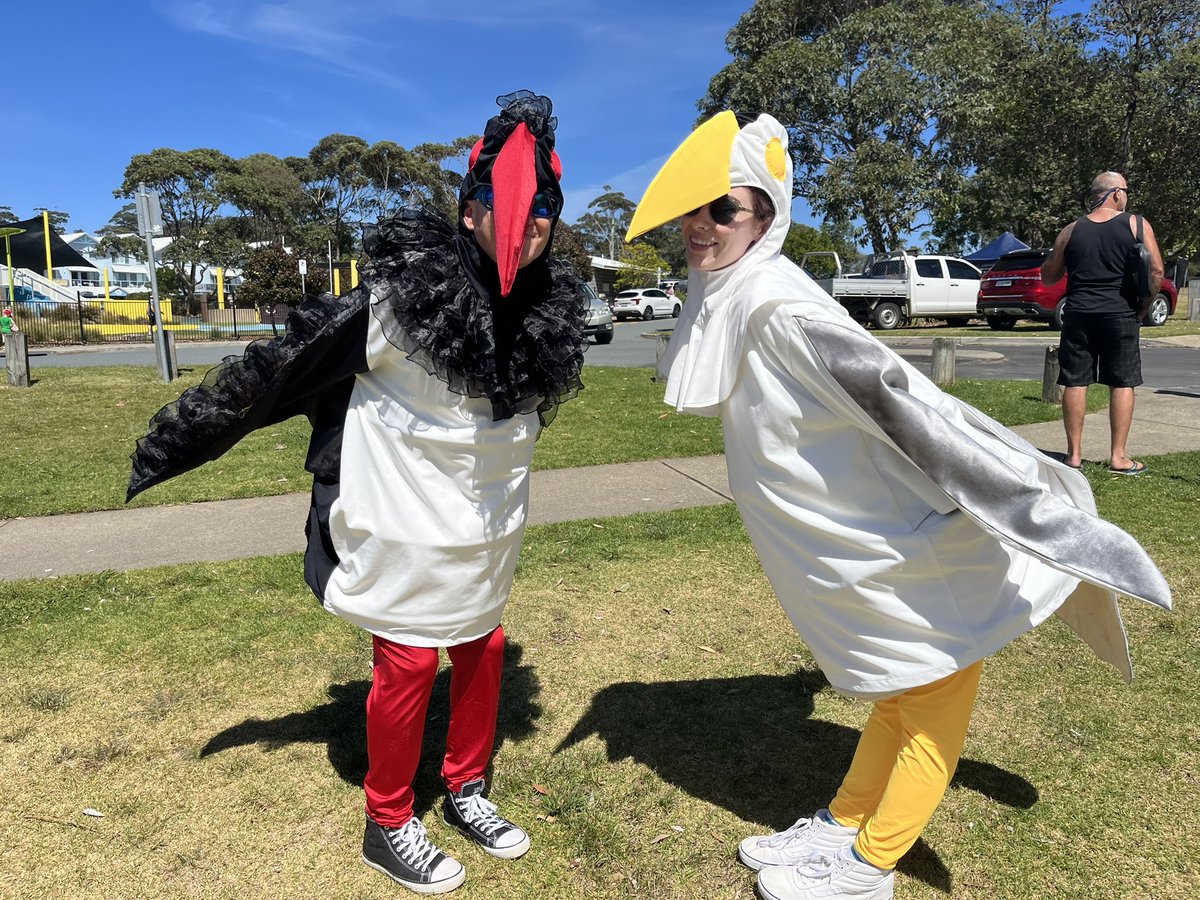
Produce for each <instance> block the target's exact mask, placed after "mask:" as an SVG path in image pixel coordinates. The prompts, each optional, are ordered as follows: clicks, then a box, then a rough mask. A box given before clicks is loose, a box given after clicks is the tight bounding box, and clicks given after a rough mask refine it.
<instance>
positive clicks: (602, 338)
mask: <svg viewBox="0 0 1200 900" xmlns="http://www.w3.org/2000/svg"><path fill="white" fill-rule="evenodd" d="M612 339H613V333H612V332H611V331H606V332H604V334H598V335H596V343H597V344H611V343H612Z"/></svg>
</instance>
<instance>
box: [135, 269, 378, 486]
mask: <svg viewBox="0 0 1200 900" xmlns="http://www.w3.org/2000/svg"><path fill="white" fill-rule="evenodd" d="M368 301H369V292H368V291H367V290H366V289H365V288H357V289H356V290H354V291H352V292H350V293H349V294H346V295H345V296H342V297H333V296H331V295H328V294H327V295H325V296H323V297H320V298H310V300H309V301H308V302H306V303H305V304H304V305H303V306H301V307H300V308H298V309H296V310H294V311H293V312H292V313H291V314H290V315H289V316H288V325H287V333H286V334H284V335H282V336H280V337H278V338H274V339H272V340H263V341H255V342H254V343H252V344H250V345H249V346H247V347H246V352H245V354H244V355H243V356H230V357H227V358H226V359H225V361H224V362H223V363H222V364H221V365H220V366H218V367H216V368H215V369H212V370H211V371H210V372H209V373H208V374H207V375H206V376H205V378H204V381H203V382H202V383H201V384H199V385H197V386H195V387H192V388H188V389H187V390H186V391H184V392H183V394H182V395H181V396H180V397H179V399H178V400H176V401H175V402H174V403H171V404H168V405H167V406H164V407H163V408H162V409H160V410H159V411H158V412H157V413H155V415H154V417H153V418H152V419H151V420H150V427H149V432H148V433H147V434H146V436H145V437H144V438H142V439H141V440H139V441H138V443H137V449H136V450H135V451H134V453H133V457H132V459H133V471H132V473H131V475H130V478H129V491H128V494H127V496H126V501H127V502H128V501H129V500H132V499H133V498H134V497H136V496H137V495H138V494H140V493H141V492H142V491H144V490H146V489H147V488H149V487H153V486H154V485H156V484H158V483H160V482H162V481H166V480H167V479H169V478H173V477H175V476H176V475H181V474H183V473H184V472H188V471H190V470H192V469H194V468H196V467H197V466H199V465H201V464H203V463H206V462H209V461H211V460H214V459H217V458H218V457H220V456H221V455H222V454H224V453H225V452H226V451H227V450H229V448H231V447H232V446H233V445H234V444H236V443H237V442H238V441H240V440H241V439H242V438H243V437H245V436H246V435H247V434H249V433H250V432H252V431H254V430H255V429H257V428H262V427H264V426H266V425H272V424H275V423H277V422H282V421H284V420H285V419H290V418H291V417H292V416H296V415H301V414H305V415H308V416H309V418H310V419H311V420H314V430H315V432H316V437H315V438H314V440H313V442H312V445H311V446H310V447H309V456H308V462H307V464H306V468H308V469H309V471H311V472H313V473H314V474H331V472H330V471H329V470H330V468H331V467H333V466H335V464H336V459H335V457H336V456H339V455H340V445H341V441H340V440H338V439H337V438H338V434H337V433H336V432H337V429H338V428H340V421H339V417H341V418H344V415H345V405H344V403H343V404H342V408H341V410H340V413H339V411H337V410H330V409H328V408H327V406H328V404H324V403H322V402H321V400H322V395H323V393H324V392H326V391H327V390H328V389H329V388H331V387H333V386H335V385H338V384H339V383H340V382H344V381H346V380H347V379H349V378H352V377H353V376H354V375H355V374H356V373H358V372H365V371H366V369H367V361H366V335H367V316H368V315H369V303H368ZM336 393H338V394H344V393H345V392H344V391H339V392H336ZM330 426H333V427H332V429H331V428H330ZM333 471H334V472H336V468H334V469H333Z"/></svg>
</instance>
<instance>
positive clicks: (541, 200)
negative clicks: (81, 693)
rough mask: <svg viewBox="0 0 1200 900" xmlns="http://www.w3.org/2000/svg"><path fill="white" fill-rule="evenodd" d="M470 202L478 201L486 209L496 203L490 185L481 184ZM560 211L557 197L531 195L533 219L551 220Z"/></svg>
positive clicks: (548, 194)
mask: <svg viewBox="0 0 1200 900" xmlns="http://www.w3.org/2000/svg"><path fill="white" fill-rule="evenodd" d="M471 199H472V200H478V201H479V202H480V203H482V204H483V205H484V206H486V207H487V208H488V209H492V208H493V204H494V203H495V202H496V192H495V191H494V190H492V186H491V185H490V184H481V185H480V186H479V187H478V188H476V189H475V193H473V194H472V195H471ZM561 211H562V204H561V203H560V202H559V200H558V197H556V196H554V194H551V193H548V192H546V191H538V192H537V193H536V194H534V195H533V203H531V204H530V205H529V214H530V215H531V216H533V217H534V218H535V219H553V218H554V217H555V216H557V215H558V214H559V213H560V212H561Z"/></svg>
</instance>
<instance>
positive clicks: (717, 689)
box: [0, 454, 1200, 900]
mask: <svg viewBox="0 0 1200 900" xmlns="http://www.w3.org/2000/svg"><path fill="white" fill-rule="evenodd" d="M1152 472H1153V474H1152V475H1150V476H1148V477H1144V478H1140V479H1130V478H1120V477H1111V478H1110V477H1105V476H1103V474H1101V473H1099V472H1096V473H1093V475H1092V477H1093V479H1094V481H1095V483H1096V488H1097V493H1098V496H1099V498H1100V501H1101V505H1102V511H1103V512H1104V513H1105V514H1106V515H1108V516H1110V517H1113V518H1114V519H1115V520H1116V521H1118V522H1119V523H1120V524H1122V525H1124V527H1127V528H1129V529H1130V530H1132V531H1133V532H1134V533H1135V534H1136V535H1137V536H1138V537H1139V539H1140V540H1142V541H1143V542H1144V543H1145V544H1146V546H1147V547H1148V548H1149V549H1150V550H1151V553H1152V554H1153V555H1154V556H1155V558H1156V559H1158V560H1159V562H1160V564H1161V565H1162V567H1163V569H1164V572H1165V574H1166V575H1167V577H1168V580H1169V581H1170V582H1171V584H1172V586H1173V588H1174V591H1175V597H1176V604H1177V610H1176V612H1174V613H1173V614H1166V613H1161V612H1157V611H1155V610H1151V609H1148V608H1143V607H1142V606H1141V605H1139V604H1132V603H1127V604H1125V610H1126V613H1127V619H1128V623H1129V626H1130V638H1131V644H1132V647H1133V649H1134V656H1135V661H1136V665H1137V667H1138V675H1139V678H1138V680H1137V681H1136V682H1135V683H1134V684H1133V685H1132V686H1126V685H1124V684H1123V683H1121V681H1120V680H1119V678H1118V677H1117V675H1116V674H1115V673H1114V672H1112V671H1110V670H1109V669H1108V668H1107V667H1106V666H1105V665H1104V664H1102V663H1100V662H1099V661H1098V660H1096V659H1095V658H1094V657H1093V656H1092V654H1091V653H1090V651H1088V650H1087V649H1086V648H1085V647H1084V646H1083V645H1082V644H1081V643H1080V642H1079V641H1078V640H1077V639H1076V638H1075V637H1074V636H1073V635H1072V634H1071V633H1070V632H1069V631H1068V630H1067V629H1066V628H1065V627H1063V626H1061V625H1059V624H1058V623H1057V622H1055V621H1052V622H1050V623H1048V624H1046V625H1044V626H1042V627H1040V628H1038V629H1037V630H1036V631H1034V632H1032V633H1031V634H1029V635H1026V636H1025V637H1023V638H1021V639H1020V640H1018V641H1016V642H1014V643H1013V644H1012V645H1010V646H1009V647H1007V648H1006V649H1005V650H1004V651H1002V652H1001V653H1000V654H998V655H997V656H996V657H995V658H994V659H993V660H991V661H990V662H989V663H988V665H987V666H986V667H985V670H984V678H983V685H982V689H981V694H980V699H979V703H978V707H977V710H976V715H975V718H974V722H973V725H972V730H971V734H970V736H969V738H968V741H967V745H966V748H965V751H964V755H963V761H962V764H961V765H960V768H959V772H958V775H957V777H956V779H955V781H954V784H953V786H952V788H951V790H950V791H949V793H948V795H947V797H946V800H945V802H944V803H943V804H942V807H941V808H940V809H939V811H938V812H937V814H936V815H935V817H934V819H933V821H932V823H931V824H930V826H929V828H928V829H927V830H926V832H925V834H924V836H923V837H922V838H921V840H920V841H919V842H918V843H917V845H916V846H915V847H914V849H913V850H912V851H911V852H910V853H909V855H908V856H907V857H906V858H905V859H904V860H903V861H902V863H901V866H900V876H899V880H898V896H903V897H905V898H908V900H918V898H935V897H944V896H946V895H947V894H948V893H949V894H950V895H952V896H954V897H955V898H975V897H978V898H987V900H999V898H1046V897H1104V898H1113V897H1129V898H1134V897H1138V898H1141V897H1154V898H1156V900H1162V898H1184V897H1193V896H1195V889H1196V885H1197V884H1198V883H1200V868H1198V866H1197V863H1196V855H1195V853H1194V852H1193V846H1192V844H1193V842H1194V838H1193V835H1194V833H1195V830H1196V825H1197V813H1196V810H1197V808H1198V807H1200V779H1198V778H1197V772H1200V754H1198V751H1197V749H1196V748H1197V747H1198V746H1200V727H1198V725H1197V720H1196V715H1195V698H1196V696H1198V695H1200V647H1198V644H1197V639H1196V635H1197V633H1200V629H1198V626H1200V623H1198V622H1197V620H1196V615H1195V602H1196V599H1197V593H1198V591H1197V553H1196V546H1195V535H1196V534H1197V530H1198V529H1197V528H1196V527H1195V525H1196V518H1197V510H1196V506H1195V497H1196V490H1195V488H1196V485H1197V483H1200V455H1197V454H1182V455H1178V456H1173V457H1163V458H1160V459H1157V460H1155V461H1154V463H1153V467H1152ZM300 571H301V561H300V559H299V557H297V556H287V557H279V558H261V559H255V560H248V561H240V562H229V563H221V564H206V565H189V566H179V567H171V568H163V569H157V570H150V571H144V572H135V573H126V574H114V573H106V574H102V575H97V576H79V577H69V578H59V579H54V580H38V581H24V582H16V583H9V584H6V585H3V586H0V594H2V595H3V596H2V602H0V635H2V637H3V640H2V641H0V648H2V649H0V674H2V677H3V682H2V683H3V688H2V689H0V690H2V692H3V704H4V709H5V715H4V717H3V719H2V723H0V778H2V780H3V783H4V785H5V786H6V796H5V802H4V803H3V805H2V809H0V828H2V829H3V834H4V840H5V854H4V857H5V863H4V865H3V866H2V867H0V896H13V897H60V896H87V897H115V898H181V897H204V898H259V897H261V898H275V897H302V896H303V897H312V896H316V897H322V898H357V897H367V896H399V895H401V894H403V891H402V890H401V889H400V888H398V887H395V886H394V885H390V884H389V883H388V882H387V881H386V879H384V878H383V876H381V875H379V874H378V873H375V872H373V871H372V870H370V869H368V868H367V867H366V866H364V865H362V863H361V862H359V860H358V857H359V852H360V842H361V838H362V827H363V798H362V791H361V781H362V776H363V773H364V770H365V766H366V757H365V744H364V719H363V702H364V699H365V697H366V693H367V690H368V686H369V679H370V669H369V660H370V643H369V639H368V637H367V636H366V635H365V634H364V633H363V632H361V631H359V630H357V629H355V628H354V627H352V626H350V625H348V624H346V623H344V622H342V621H340V620H338V619H336V618H334V617H333V616H330V615H328V614H327V613H325V612H323V611H322V610H321V609H320V608H319V607H318V606H317V604H316V603H315V602H314V600H313V599H312V597H311V595H310V594H309V593H308V591H307V589H306V587H305V586H304V584H303V581H302V579H301V575H300ZM505 628H506V630H507V632H508V635H509V648H508V656H507V660H506V671H505V684H504V689H503V697H502V708H501V716H500V723H499V732H498V736H497V752H496V755H495V758H494V771H495V781H494V789H493V799H495V800H497V801H498V802H499V804H500V807H501V810H502V812H504V813H505V814H506V815H508V816H510V817H511V818H512V819H514V820H515V821H517V822H519V823H520V824H522V825H524V826H525V827H526V828H528V830H529V831H530V832H531V834H532V838H533V849H532V851H531V852H530V853H529V854H528V856H527V857H525V858H524V859H522V860H520V861H516V862H505V861H500V860H495V859H492V858H491V857H489V856H487V855H486V854H484V853H483V852H482V851H480V850H479V849H477V848H475V847H473V846H470V845H469V843H468V842H467V841H466V839H464V838H463V837H461V836H460V835H458V834H457V833H455V832H452V831H450V830H449V829H448V828H447V827H446V826H445V825H444V824H442V823H441V821H440V818H439V814H440V800H439V799H438V797H439V791H438V770H439V763H440V755H441V751H442V745H443V741H444V735H445V728H446V719H447V708H448V700H447V698H448V674H449V673H448V670H446V669H443V670H442V672H441V673H440V674H439V678H438V682H437V686H436V688H435V692H434V698H433V702H432V704H431V708H430V717H429V726H428V728H427V730H426V742H425V751H424V754H423V761H422V766H421V771H420V773H419V775H418V778H417V782H416V791H417V797H418V806H417V811H418V813H419V814H421V815H422V816H423V819H424V821H425V822H426V824H427V825H428V826H429V828H430V833H431V836H432V838H433V839H434V840H435V841H436V842H438V843H439V844H440V845H442V846H443V847H444V848H445V849H446V850H447V851H449V852H451V853H452V854H454V855H455V856H457V857H458V858H459V859H460V860H461V861H462V862H463V863H464V864H465V865H466V867H467V870H468V880H467V884H466V885H465V887H464V888H462V889H461V890H460V891H459V892H457V893H456V894H455V896H460V897H462V898H464V900H467V898H471V897H477V898H483V897H487V898H528V897H544V898H568V897H584V898H626V897H637V898H689V900H694V898H739V897H740V898H746V900H749V898H750V897H752V896H753V875H752V873H750V872H749V871H748V870H746V869H743V868H741V867H740V866H739V865H738V864H737V862H736V860H735V853H736V847H737V843H738V841H739V840H741V838H743V837H744V836H746V835H748V834H752V833H762V832H767V831H775V830H779V829H782V828H785V827H786V826H788V825H789V824H791V822H792V821H793V820H794V819H795V818H796V817H797V816H799V815H802V814H809V813H811V812H812V811H813V810H814V809H816V808H817V807H818V806H820V805H823V804H824V803H826V802H827V801H828V799H829V798H830V796H831V794H832V792H833V791H834V790H835V789H836V786H837V784H838V782H839V780H840V777H841V775H842V774H843V772H844V771H845V769H846V767H847V766H848V764H849V761H850V757H851V754H852V753H853V750H854V746H855V742H856V741H857V738H858V730H859V729H860V728H861V726H862V724H863V721H864V720H865V717H866V714H867V711H868V707H867V705H866V704H862V703H857V702H853V701H850V700H847V699H844V698H842V697H840V696H838V695H836V694H834V693H833V692H832V691H831V690H830V689H829V688H828V686H827V684H826V682H825V681H824V679H823V677H822V676H821V675H820V674H819V672H818V670H817V669H816V667H815V665H814V663H813V661H812V659H811V657H810V656H809V655H808V652H807V651H806V650H805V648H804V646H803V644H802V643H801V641H800V640H799V637H798V636H797V634H796V633H795V631H794V630H793V629H792V627H791V625H790V624H789V623H788V622H787V620H786V619H785V618H784V616H783V615H782V613H781V612H780V610H779V607H778V605H777V603H776V602H775V600H774V598H773V596H772V594H771V591H770V589H769V587H768V586H767V584H766V582H765V579H764V578H763V575H762V573H761V570H760V569H759V567H758V565H757V562H756V561H755V558H754V554H753V551H752V549H751V547H750V546H749V543H748V541H747V539H746V536H745V533H744V531H743V529H742V527H741V524H740V521H739V519H738V517H737V513H736V511H735V510H734V509H733V508H732V507H730V506H722V507H715V508H709V509H698V510H685V511H680V512H674V513H664V514H654V515H644V516H635V517H629V518H623V519H612V520H605V521H597V522H581V523H572V524H563V525H555V526H543V527H539V528H533V529H530V531H529V534H528V536H527V540H526V547H525V550H524V554H523V557H522V560H521V563H520V567H519V571H518V575H517V579H516V584H515V588H514V592H513V595H512V599H511V601H510V603H509V607H508V610H507V612H506V616H505Z"/></svg>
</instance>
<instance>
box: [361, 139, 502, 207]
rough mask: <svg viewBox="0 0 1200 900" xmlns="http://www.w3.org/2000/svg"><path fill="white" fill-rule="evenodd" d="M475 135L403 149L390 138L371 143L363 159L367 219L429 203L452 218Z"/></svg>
mask: <svg viewBox="0 0 1200 900" xmlns="http://www.w3.org/2000/svg"><path fill="white" fill-rule="evenodd" d="M477 140H478V137H477V136H475V135H471V136H468V137H460V138H456V139H455V140H454V141H452V142H451V143H449V144H438V143H423V144H418V145H417V146H416V147H413V148H412V149H411V150H406V149H405V148H403V147H401V146H400V145H399V144H397V143H395V142H393V141H379V142H377V143H375V144H372V145H371V146H370V148H368V150H367V151H366V153H364V155H363V159H362V166H363V171H364V173H365V174H366V176H367V179H368V182H369V187H368V190H367V193H366V195H365V198H364V202H363V210H364V213H365V214H366V217H367V218H368V219H381V218H385V217H386V216H389V215H392V214H394V213H396V212H398V211H399V210H401V209H413V208H416V207H421V206H424V207H428V208H430V209H432V210H434V211H436V212H438V213H440V214H441V215H443V216H445V217H446V218H448V219H450V220H451V221H455V220H456V219H457V217H458V188H459V185H460V184H461V182H462V173H461V172H458V171H456V170H455V169H454V168H450V167H449V165H450V164H461V167H462V168H463V169H464V170H465V158H466V155H467V153H468V152H469V151H470V149H471V147H472V146H473V145H474V144H475V142H476V141H477Z"/></svg>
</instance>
